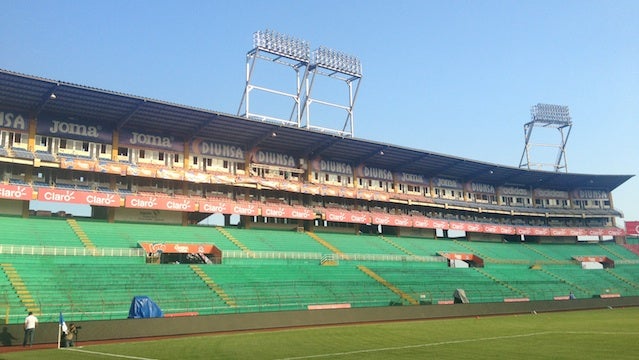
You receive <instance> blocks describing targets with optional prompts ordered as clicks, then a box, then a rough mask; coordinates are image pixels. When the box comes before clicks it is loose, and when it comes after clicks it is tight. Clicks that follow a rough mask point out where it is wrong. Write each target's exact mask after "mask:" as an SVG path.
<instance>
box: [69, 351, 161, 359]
mask: <svg viewBox="0 0 639 360" xmlns="http://www.w3.org/2000/svg"><path fill="white" fill-rule="evenodd" d="M64 350H66V351H77V352H82V353H87V354H94V355H103V356H110V357H115V358H124V359H134V360H157V359H152V358H145V357H139V356H129V355H121V354H113V353H105V352H100V351H89V350H84V349H80V348H66V349H64Z"/></svg>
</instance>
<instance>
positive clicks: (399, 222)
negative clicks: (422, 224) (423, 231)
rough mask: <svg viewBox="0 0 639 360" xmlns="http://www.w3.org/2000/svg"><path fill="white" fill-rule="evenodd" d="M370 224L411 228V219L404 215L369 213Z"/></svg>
mask: <svg viewBox="0 0 639 360" xmlns="http://www.w3.org/2000/svg"><path fill="white" fill-rule="evenodd" d="M371 218H372V223H373V224H377V225H390V226H401V227H412V226H413V219H411V217H410V216H406V215H391V214H384V213H371Z"/></svg>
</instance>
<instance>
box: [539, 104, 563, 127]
mask: <svg viewBox="0 0 639 360" xmlns="http://www.w3.org/2000/svg"><path fill="white" fill-rule="evenodd" d="M530 119H531V121H534V122H544V123H547V124H555V125H570V124H572V122H571V120H570V111H569V110H568V106H563V105H551V104H537V105H535V106H533V107H532V108H531V109H530Z"/></svg>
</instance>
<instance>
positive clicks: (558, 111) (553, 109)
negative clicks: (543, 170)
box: [519, 104, 572, 172]
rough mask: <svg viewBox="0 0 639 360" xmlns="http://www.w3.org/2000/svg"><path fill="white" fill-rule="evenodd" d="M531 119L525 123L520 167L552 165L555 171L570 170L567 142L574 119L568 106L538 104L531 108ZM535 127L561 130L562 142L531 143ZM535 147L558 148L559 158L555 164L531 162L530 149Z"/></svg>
mask: <svg viewBox="0 0 639 360" xmlns="http://www.w3.org/2000/svg"><path fill="white" fill-rule="evenodd" d="M530 119H531V120H530V121H529V122H528V123H526V124H525V125H524V136H525V141H526V142H525V145H524V152H523V153H522V154H521V160H519V167H520V168H523V167H526V168H528V169H530V168H531V167H544V166H552V168H553V169H554V171H555V172H559V171H560V170H562V169H563V170H564V172H568V163H567V160H566V143H567V142H568V136H570V130H571V129H572V120H571V118H570V111H569V110H568V106H562V105H550V104H537V105H535V106H533V107H532V108H531V109H530ZM535 127H543V128H551V129H556V130H558V131H559V135H560V142H559V143H555V144H535V143H531V142H530V139H531V135H532V132H533V129H534V128H535ZM534 147H550V148H557V150H558V152H557V159H556V161H555V163H554V164H549V163H531V159H530V151H531V149H532V148H534Z"/></svg>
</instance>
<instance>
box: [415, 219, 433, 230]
mask: <svg viewBox="0 0 639 360" xmlns="http://www.w3.org/2000/svg"><path fill="white" fill-rule="evenodd" d="M411 218H413V227H416V228H421V229H434V228H435V226H434V225H433V220H431V219H429V218H427V217H424V216H411Z"/></svg>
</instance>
